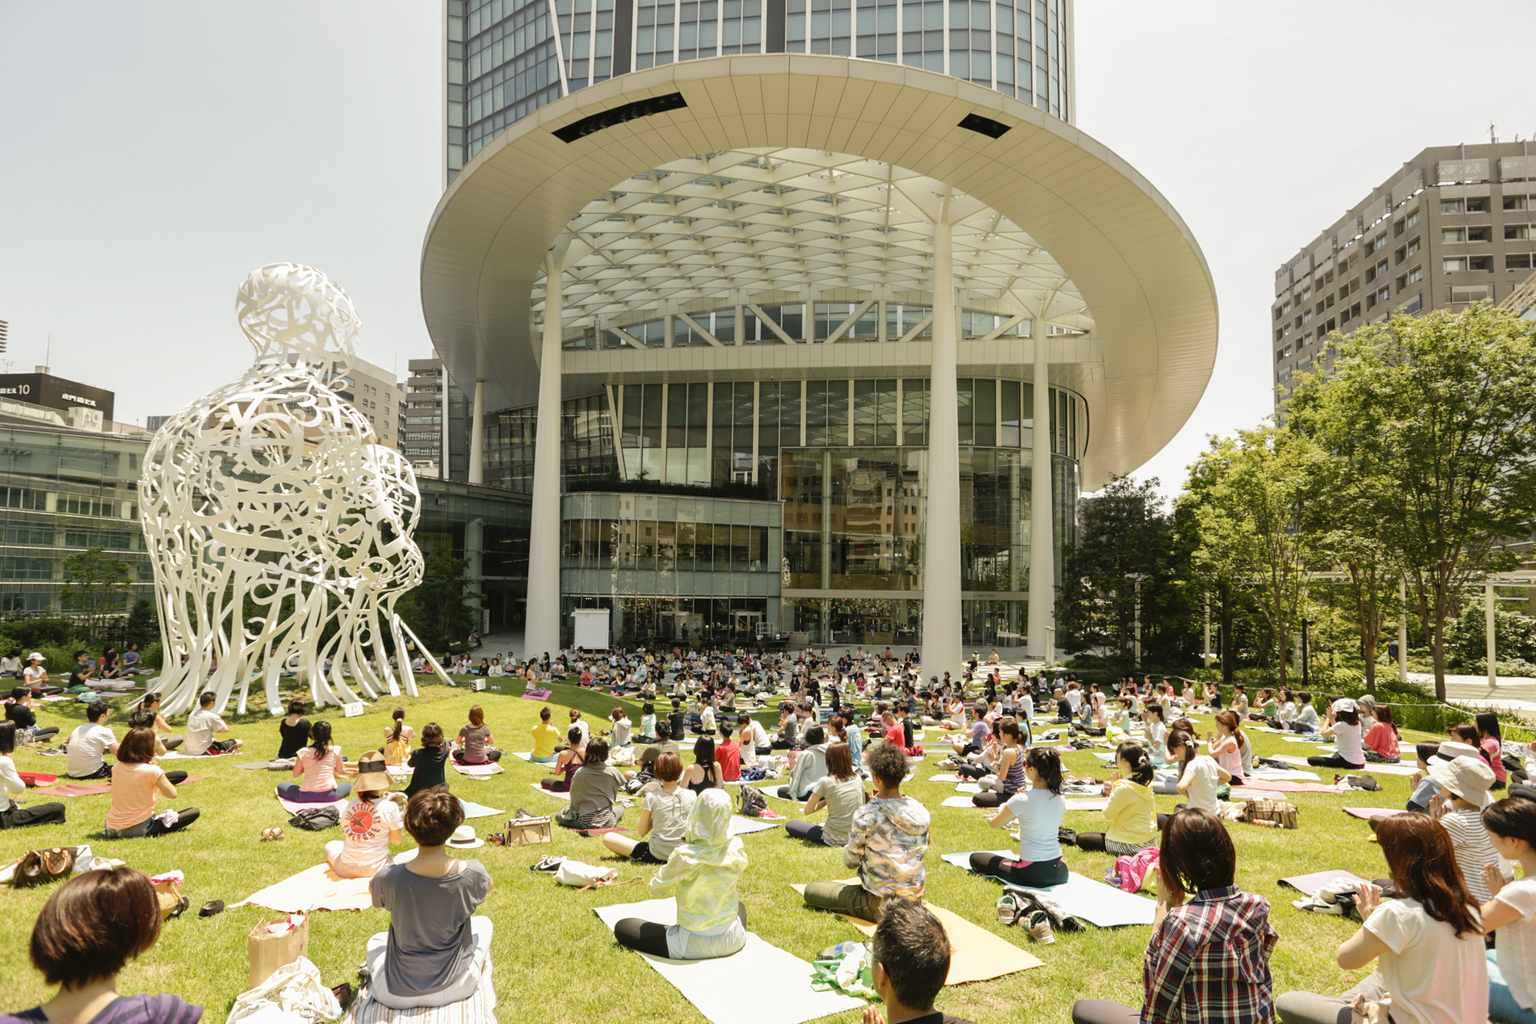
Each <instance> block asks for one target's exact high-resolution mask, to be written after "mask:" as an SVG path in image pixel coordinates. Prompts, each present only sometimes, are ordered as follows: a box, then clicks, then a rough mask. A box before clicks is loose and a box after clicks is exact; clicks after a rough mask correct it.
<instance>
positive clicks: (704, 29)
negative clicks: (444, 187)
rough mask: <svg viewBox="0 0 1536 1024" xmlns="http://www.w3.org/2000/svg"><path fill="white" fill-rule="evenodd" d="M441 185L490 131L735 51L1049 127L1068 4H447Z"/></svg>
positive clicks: (640, 0)
mask: <svg viewBox="0 0 1536 1024" xmlns="http://www.w3.org/2000/svg"><path fill="white" fill-rule="evenodd" d="M446 9H447V26H446V42H445V47H446V54H445V57H446V66H447V94H446V96H447V98H446V109H445V110H444V119H445V123H446V136H445V142H446V154H445V155H446V164H447V174H448V177H449V178H450V179H451V178H452V177H453V176H454V175H455V174H457V173H458V171H459V169H460V168H462V167H463V166H464V164H465V163H467V162H468V161H469V160H470V159H471V158H473V157H474V155H475V154H476V153H477V152H479V150H480V148H481V147H482V146H484V145H485V144H486V143H487V142H488V141H490V140H491V138H493V137H494V136H495V135H496V133H497V132H500V131H501V130H502V129H504V128H506V127H507V126H508V125H510V124H512V123H513V122H514V121H516V120H518V119H519V118H521V117H523V116H525V115H527V114H528V113H530V112H532V111H533V110H536V109H537V108H539V107H541V106H543V105H544V104H546V103H549V102H551V101H553V100H555V99H558V98H559V97H561V96H564V95H567V94H568V93H571V92H574V91H576V90H578V89H581V88H584V87H586V86H588V85H592V84H595V83H597V82H602V81H606V80H607V79H609V78H611V77H613V76H615V75H621V74H624V73H625V72H628V71H631V70H634V71H639V70H643V69H645V68H650V67H656V66H658V65H662V64H671V63H673V62H674V61H681V60H695V59H702V58H705V57H717V56H721V55H724V54H735V53H777V52H788V53H826V54H837V55H842V56H847V57H856V58H863V59H866V60H882V61H887V62H890V63H900V64H906V65H910V66H912V67H920V68H925V69H927V70H929V71H937V72H939V73H940V74H947V75H952V76H954V77H955V78H963V79H965V80H967V81H969V82H974V83H975V84H977V85H981V86H985V87H986V88H989V89H996V90H997V91H999V92H1001V93H1005V94H1006V95H1009V96H1014V97H1017V98H1018V99H1021V100H1023V101H1024V102H1025V103H1031V104H1033V105H1034V106H1036V107H1039V108H1040V109H1041V110H1044V111H1048V112H1049V113H1050V114H1052V115H1053V116H1055V117H1059V118H1061V119H1062V120H1065V121H1071V120H1072V119H1073V117H1074V113H1075V112H1074V110H1073V107H1072V96H1071V95H1070V83H1071V72H1070V67H1069V65H1070V62H1071V60H1072V39H1071V31H1072V0H783V2H782V3H779V2H777V0H446Z"/></svg>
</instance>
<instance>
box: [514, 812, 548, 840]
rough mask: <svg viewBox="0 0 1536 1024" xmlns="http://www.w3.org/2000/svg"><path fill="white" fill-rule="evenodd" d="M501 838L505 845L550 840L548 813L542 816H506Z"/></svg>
mask: <svg viewBox="0 0 1536 1024" xmlns="http://www.w3.org/2000/svg"><path fill="white" fill-rule="evenodd" d="M503 838H504V839H505V841H506V845H507V846H533V845H535V844H537V843H547V842H549V841H550V832H549V815H547V814H546V815H545V816H544V817H542V818H508V819H507V831H506V833H505V834H504V836H503Z"/></svg>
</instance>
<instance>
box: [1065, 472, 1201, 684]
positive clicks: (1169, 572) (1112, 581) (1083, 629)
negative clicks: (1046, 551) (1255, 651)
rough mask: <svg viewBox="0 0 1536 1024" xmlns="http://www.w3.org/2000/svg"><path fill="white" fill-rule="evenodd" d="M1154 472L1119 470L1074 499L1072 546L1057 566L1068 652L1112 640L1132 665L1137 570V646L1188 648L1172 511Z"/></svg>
mask: <svg viewBox="0 0 1536 1024" xmlns="http://www.w3.org/2000/svg"><path fill="white" fill-rule="evenodd" d="M1157 487H1158V481H1157V479H1156V478H1153V479H1150V480H1146V481H1143V482H1141V483H1137V482H1136V481H1135V480H1133V479H1131V478H1129V477H1116V478H1115V479H1113V480H1111V481H1110V483H1109V485H1108V486H1107V487H1105V488H1104V489H1103V490H1102V491H1100V492H1099V493H1098V494H1096V495H1094V496H1093V497H1090V498H1085V499H1083V501H1082V502H1081V503H1080V504H1079V506H1078V529H1077V546H1076V547H1074V548H1072V549H1071V550H1069V551H1068V552H1067V556H1066V562H1065V564H1064V565H1063V567H1062V580H1063V582H1062V586H1061V600H1060V601H1058V603H1057V626H1058V628H1059V629H1060V630H1061V633H1060V636H1061V638H1062V639H1061V644H1062V647H1063V648H1065V649H1066V650H1069V651H1073V652H1084V651H1090V650H1093V649H1095V648H1101V647H1112V648H1114V649H1115V651H1116V652H1117V654H1118V658H1119V661H1120V663H1121V664H1122V665H1123V666H1125V667H1127V668H1129V667H1130V665H1131V661H1132V658H1131V655H1130V652H1131V651H1132V648H1133V645H1134V642H1135V630H1136V605H1137V579H1136V578H1137V577H1138V576H1140V577H1141V578H1142V579H1141V587H1140V601H1141V624H1142V654H1143V658H1144V659H1145V660H1152V661H1158V662H1170V661H1178V660H1182V659H1183V658H1184V657H1187V656H1188V653H1189V652H1188V648H1189V640H1190V638H1191V633H1190V621H1189V609H1188V606H1187V601H1186V599H1185V594H1184V592H1183V590H1182V586H1183V582H1184V581H1182V580H1180V579H1178V578H1177V577H1176V575H1175V572H1174V566H1175V564H1176V559H1175V558H1174V549H1175V546H1176V537H1175V533H1174V528H1173V518H1172V516H1170V515H1169V513H1168V510H1167V509H1166V508H1165V507H1164V503H1163V499H1162V497H1161V496H1160V495H1159V494H1158V492H1157Z"/></svg>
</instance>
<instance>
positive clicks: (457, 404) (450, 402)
mask: <svg viewBox="0 0 1536 1024" xmlns="http://www.w3.org/2000/svg"><path fill="white" fill-rule="evenodd" d="M407 365H408V371H409V373H410V376H409V377H408V378H406V382H405V398H404V406H403V408H402V409H401V414H400V431H401V433H400V437H401V444H400V450H401V452H402V453H403V454H404V455H405V457H406V459H407V460H409V461H410V463H411V466H412V468H414V469H415V470H416V475H417V476H418V477H429V478H436V479H439V480H468V479H469V420H468V416H469V406H468V403H467V402H466V401H465V398H464V392H463V391H462V390H460V389H459V387H458V385H456V384H455V383H454V382H453V380H452V378H450V377H449V376H448V373H447V371H446V370H445V369H444V367H443V362H442V360H440V359H412V360H411V361H410V363H409V364H407Z"/></svg>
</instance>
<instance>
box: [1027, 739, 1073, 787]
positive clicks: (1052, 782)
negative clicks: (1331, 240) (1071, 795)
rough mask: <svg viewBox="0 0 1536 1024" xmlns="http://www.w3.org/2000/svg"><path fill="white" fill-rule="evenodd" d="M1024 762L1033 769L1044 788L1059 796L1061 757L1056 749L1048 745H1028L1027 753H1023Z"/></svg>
mask: <svg viewBox="0 0 1536 1024" xmlns="http://www.w3.org/2000/svg"><path fill="white" fill-rule="evenodd" d="M1024 764H1025V765H1026V766H1027V767H1030V768H1033V769H1034V770H1035V774H1036V775H1039V776H1040V781H1041V782H1044V783H1045V788H1046V789H1048V790H1050V791H1051V792H1052V793H1054V794H1055V795H1057V796H1061V787H1062V782H1063V780H1062V777H1061V758H1060V757H1059V756H1057V754H1056V751H1054V750H1052V749H1051V748H1049V747H1030V748H1029V753H1028V754H1026V755H1024Z"/></svg>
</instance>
